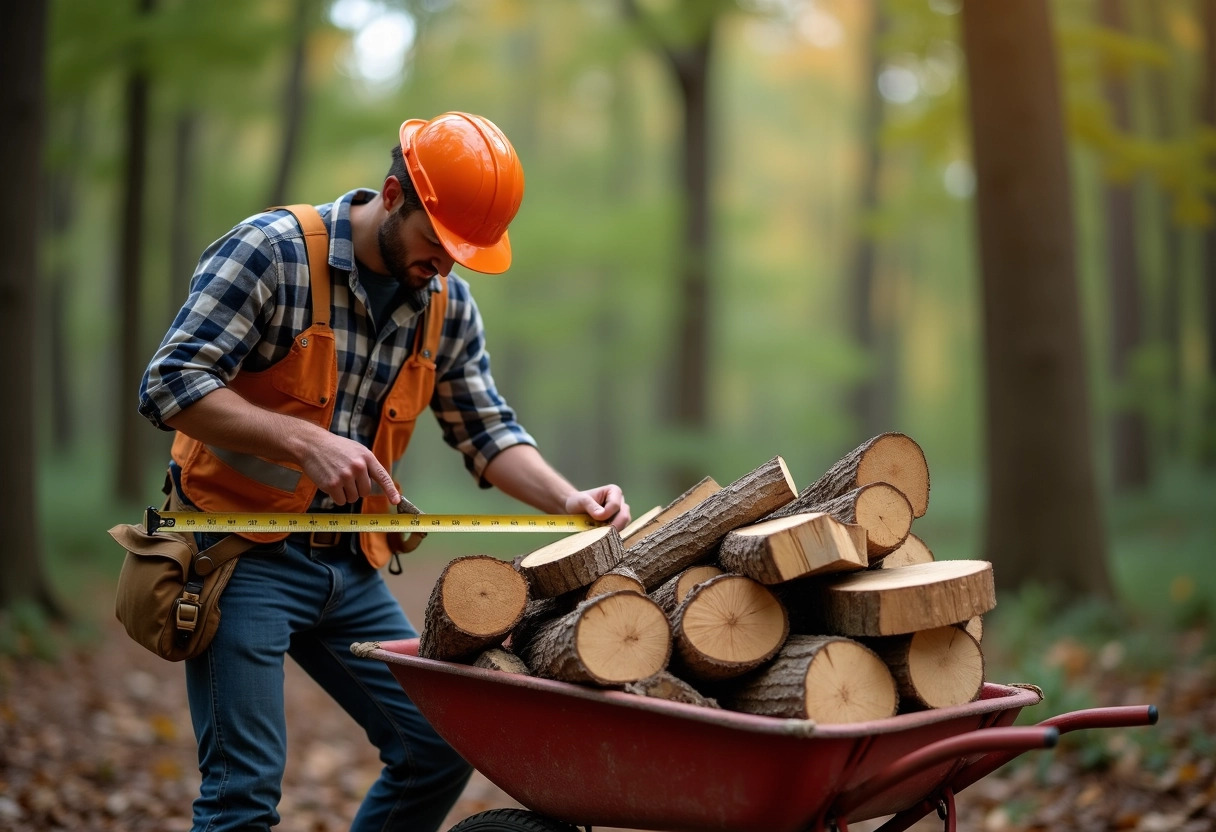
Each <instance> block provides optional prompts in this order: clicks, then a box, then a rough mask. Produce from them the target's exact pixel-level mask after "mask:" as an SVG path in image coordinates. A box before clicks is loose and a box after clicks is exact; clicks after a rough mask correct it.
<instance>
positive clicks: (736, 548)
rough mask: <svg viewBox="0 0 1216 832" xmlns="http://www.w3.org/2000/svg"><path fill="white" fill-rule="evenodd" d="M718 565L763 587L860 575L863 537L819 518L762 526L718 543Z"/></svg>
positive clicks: (824, 517) (739, 531) (865, 562)
mask: <svg viewBox="0 0 1216 832" xmlns="http://www.w3.org/2000/svg"><path fill="white" fill-rule="evenodd" d="M718 563H720V564H722V567H723V568H724V569H726V570H727V571H730V572H738V573H739V574H741V575H747V576H748V577H749V578H754V579H755V580H757V581H759V582H760V583H762V584H779V583H784V582H785V581H790V580H793V579H794V578H802V577H806V576H807V575H823V574H829V573H833V572H845V571H854V570H857V569H864V568H866V566H867V565H868V563H869V559H868V557H867V555H866V532H865V529H863V528H862V527H861V526H856V525H853V526H846V525H845V524H843V523H841V522H839V521H837V520H836V519H835V518H834V517H832V516H831V515H830V514H825V513H822V512H821V513H816V514H794V515H791V516H789V517H782V518H780V519H777V520H765V521H763V522H761V523H757V524H755V525H754V526H745V527H744V528H742V529H736V530H735V531H733V532H731V533H729V534H728V535H726V537H724V538H722V544H721V545H720V546H719V547H718Z"/></svg>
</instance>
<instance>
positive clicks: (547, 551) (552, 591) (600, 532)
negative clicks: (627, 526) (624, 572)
mask: <svg viewBox="0 0 1216 832" xmlns="http://www.w3.org/2000/svg"><path fill="white" fill-rule="evenodd" d="M624 551H625V550H624V549H623V548H622V547H621V537H620V534H618V533H617V530H616V529H615V528H613V527H612V526H600V527H599V528H596V529H589V530H587V531H585V532H578V533H577V534H572V535H570V536H569V537H563V538H561V539H560V540H557V541H554V542H553V543H550V544H549V545H548V546H543V547H541V548H540V549H537V550H536V551H535V552H532V553H531V554H528V555H524V557H523V558H522V559H520V561H519V571H520V572H521V573H522V574H523V575H524V577H526V578H527V579H528V585H529V586H531V587H532V597H533V598H555V597H557V596H558V595H564V594H565V593H567V592H570V591H572V590H575V589H581V588H582V587H585V586H587V585H588V584H590V583H591V582H592V581H594V580H595V579H596V578H598V577H599V576H600V575H603V574H604V573H605V572H608V571H609V570H611V569H612V568H614V567H615V566H616V565H617V564H618V563H620V561H621V557H622V555H623V554H624Z"/></svg>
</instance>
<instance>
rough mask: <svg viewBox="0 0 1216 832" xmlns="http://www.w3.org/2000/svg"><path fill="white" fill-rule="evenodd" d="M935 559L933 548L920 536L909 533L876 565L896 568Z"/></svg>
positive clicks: (930, 561) (883, 567)
mask: <svg viewBox="0 0 1216 832" xmlns="http://www.w3.org/2000/svg"><path fill="white" fill-rule="evenodd" d="M933 561H934V557H933V550H932V549H930V548H929V547H928V546H926V545H925V542H924V541H923V540H921V539H920V538H919V537H917V536H916V535H914V534H909V535H908V537H907V538H906V539H905V540H904V542H903V543H901V544H900V545H899V548H898V549H896V550H895V551H894V552H892V553H891V554H889V555H887V556H886V557H884V558H883V559H882V560H880V561H879V562H878V563H877V564H876V566H877V568H879V569H895V568H896V567H899V566H913V565H915V564H918V563H932V562H933Z"/></svg>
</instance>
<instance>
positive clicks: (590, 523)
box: [144, 508, 603, 534]
mask: <svg viewBox="0 0 1216 832" xmlns="http://www.w3.org/2000/svg"><path fill="white" fill-rule="evenodd" d="M601 525H603V524H601V523H597V522H596V521H594V520H592V519H591V518H590V517H587V516H586V515H582V514H327V513H316V514H287V513H274V512H208V511H157V510H155V509H152V508H149V509H148V510H147V511H146V512H145V513H144V528H146V529H147V530H148V531H149V532H155V531H157V530H158V529H172V530H174V531H177V532H240V533H250V532H263V533H270V534H282V533H283V532H318V531H324V532H426V533H428V534H430V533H432V532H550V533H563V532H580V531H586V530H587V529H594V528H598V527H599V526H601Z"/></svg>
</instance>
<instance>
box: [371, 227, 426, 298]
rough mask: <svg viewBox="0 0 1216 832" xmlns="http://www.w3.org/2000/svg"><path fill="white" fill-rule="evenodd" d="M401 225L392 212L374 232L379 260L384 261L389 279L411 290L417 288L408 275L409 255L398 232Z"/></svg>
mask: <svg viewBox="0 0 1216 832" xmlns="http://www.w3.org/2000/svg"><path fill="white" fill-rule="evenodd" d="M401 223H402V217H401V214H400V213H398V212H397V211H393V212H392V213H391V214H390V215H389V216H388V217H386V218H385V220H384V222H382V223H380V228H379V230H378V231H377V232H376V242H377V243H379V245H380V259H381V260H383V261H384V268H386V269H387V270H388V275H389V277H392V278H393V279H395V280H397V281H398V282H400V283H404V284H405V285H406V286H409V287H410V288H411V289H416V288H418V287H416V286H414V285H413V281H412V280H411V278H410V273H409V269H410V255H409V252H408V251H406V248H405V243H403V242H402V241H401V235H400V233H399V232H398V228H399V227H400V225H401Z"/></svg>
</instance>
